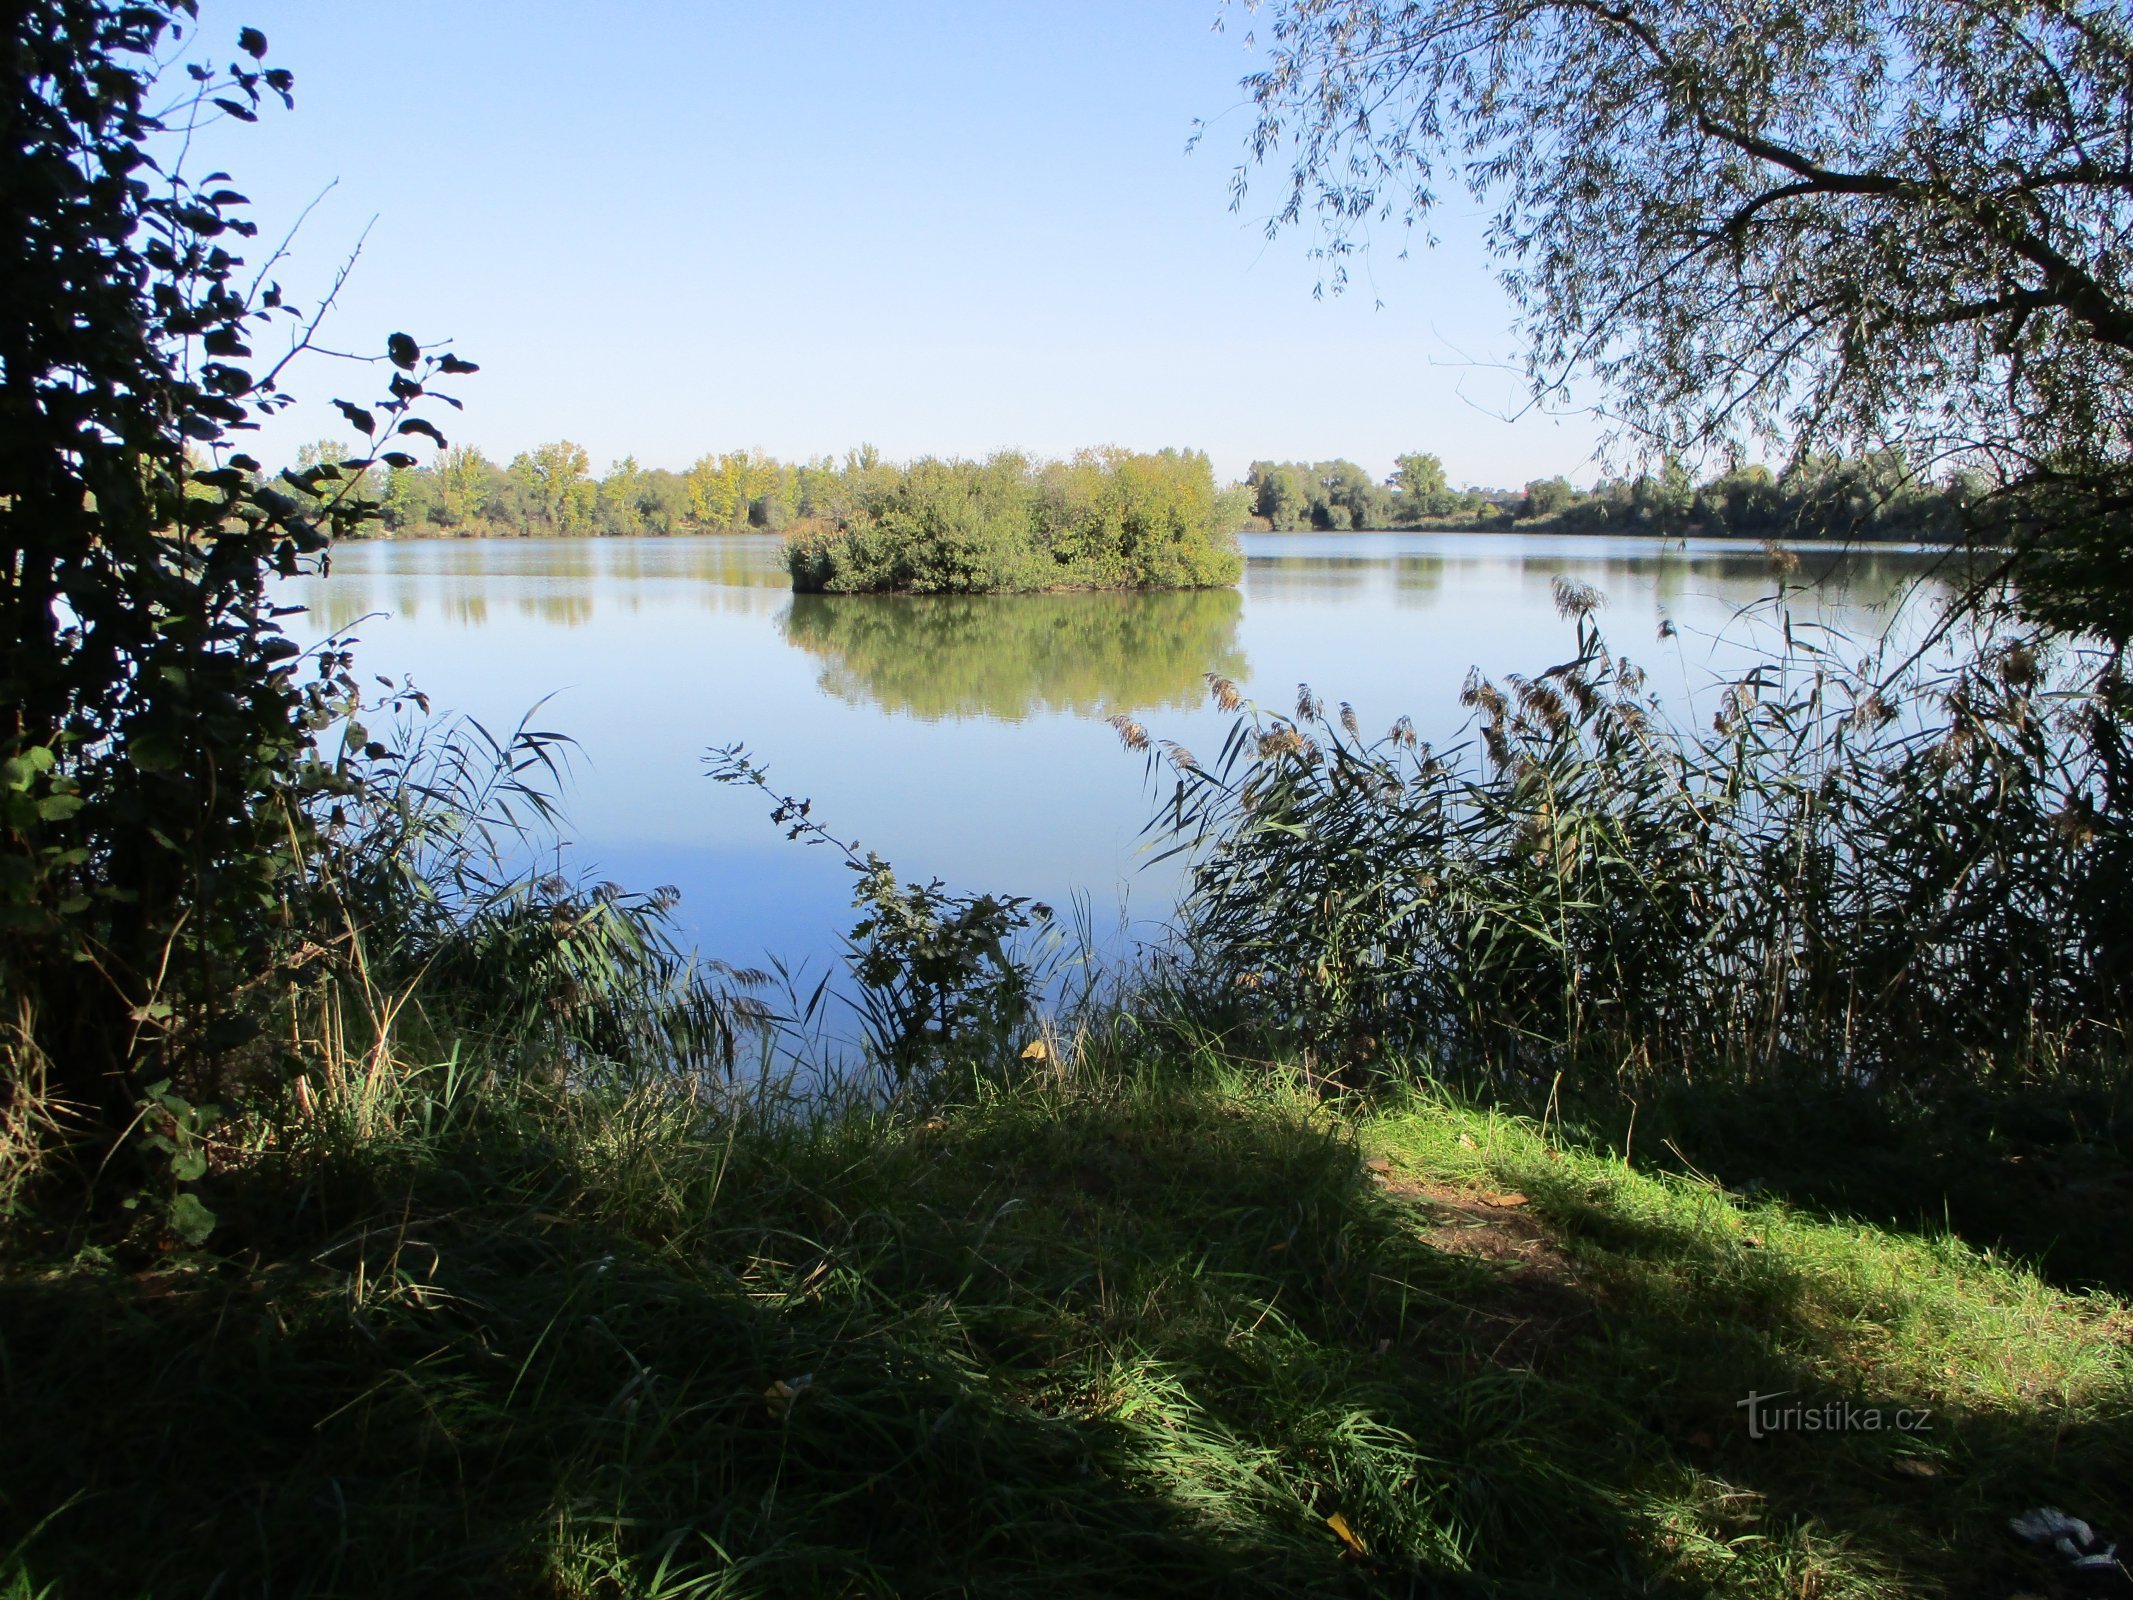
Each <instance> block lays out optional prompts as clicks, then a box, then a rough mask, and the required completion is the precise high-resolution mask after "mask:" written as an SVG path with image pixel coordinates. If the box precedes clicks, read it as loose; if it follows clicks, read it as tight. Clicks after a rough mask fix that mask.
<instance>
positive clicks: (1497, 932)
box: [1127, 585, 2133, 1089]
mask: <svg viewBox="0 0 2133 1600" xmlns="http://www.w3.org/2000/svg"><path fill="white" fill-rule="evenodd" d="M1558 602H1559V606H1560V609H1561V610H1562V612H1563V614H1564V615H1565V617H1566V618H1567V619H1569V620H1570V621H1572V622H1573V623H1574V625H1575V628H1576V649H1575V651H1574V653H1573V654H1572V656H1571V659H1569V660H1568V661H1566V662H1564V663H1562V664H1561V665H1558V666H1554V667H1551V668H1549V669H1548V670H1547V671H1545V672H1542V673H1539V674H1537V675H1535V676H1533V677H1530V678H1529V677H1524V676H1517V675H1513V676H1511V677H1508V678H1506V679H1505V680H1504V681H1503V682H1502V683H1500V684H1499V683H1497V682H1493V681H1491V680H1489V679H1487V678H1484V677H1482V676H1480V675H1479V674H1476V675H1474V676H1472V677H1470V678H1469V680H1468V682H1467V685H1466V688H1465V692H1464V701H1465V704H1466V705H1467V706H1468V707H1469V708H1470V709H1471V711H1472V713H1473V715H1472V718H1471V720H1470V722H1469V724H1468V726H1467V730H1466V734H1465V736H1464V738H1463V740H1462V742H1461V743H1460V744H1459V745H1458V746H1457V747H1456V748H1453V749H1449V750H1445V751H1435V750H1432V749H1430V748H1429V747H1428V746H1427V745H1425V744H1421V743H1419V742H1418V741H1417V740H1416V738H1415V735H1414V732H1413V729H1412V725H1411V724H1410V723H1409V722H1407V721H1406V720H1405V719H1402V721H1401V722H1400V723H1398V724H1396V725H1395V726H1394V728H1393V729H1392V730H1391V731H1390V732H1389V733H1387V734H1386V735H1385V736H1383V737H1381V738H1378V739H1375V740H1366V739H1365V738H1363V737H1362V736H1361V733H1360V730H1359V727H1358V725H1357V722H1356V719H1355V717H1354V715H1353V713H1352V711H1350V709H1349V708H1348V707H1346V706H1342V707H1340V708H1339V710H1338V712H1337V713H1332V714H1329V712H1328V710H1327V708H1326V706H1325V705H1324V703H1323V702H1322V701H1320V700H1319V699H1318V697H1317V696H1316V695H1314V694H1313V693H1312V692H1311V690H1310V689H1309V688H1308V687H1306V688H1303V689H1302V690H1301V691H1300V693H1299V698H1298V703H1297V706H1296V708H1295V711H1294V713H1293V714H1288V713H1283V712H1268V711H1266V710H1264V709H1262V708H1259V707H1256V706H1251V707H1246V706H1240V707H1239V709H1238V715H1237V718H1236V720H1235V722H1234V724H1233V726H1232V730H1231V733H1230V735H1229V738H1228V740H1227V741H1226V743H1225V745H1224V747H1223V750H1222V752H1221V756H1220V758H1219V759H1218V760H1217V761H1216V762H1215V763H1214V764H1213V765H1212V766H1203V765H1201V764H1199V763H1197V762H1192V761H1190V760H1186V761H1181V762H1175V763H1173V764H1174V765H1176V766H1177V768H1178V775H1177V779H1176V785H1175V789H1174V791H1173V792H1172V794H1171V797H1170V800H1169V803H1168V805H1167V806H1166V807H1165V809H1164V810H1163V812H1162V814H1161V815H1160V816H1159V817H1158V818H1157V820H1156V822H1155V823H1154V824H1153V825H1152V827H1153V829H1154V831H1155V832H1157V833H1158V835H1159V836H1160V837H1162V838H1163V839H1164V840H1165V841H1166V843H1167V845H1168V848H1170V849H1172V850H1185V851H1189V852H1191V853H1192V856H1193V868H1192V876H1191V883H1190V888H1189V891H1188V893H1187V896H1186V898H1185V901H1184V904H1183V905H1182V907H1181V908H1180V916H1179V940H1178V944H1177V947H1176V948H1175V949H1174V950H1173V951H1172V952H1171V954H1170V967H1171V971H1172V973H1173V975H1174V976H1175V978H1176V980H1177V982H1178V983H1179V984H1180V985H1181V986H1182V987H1183V988H1184V989H1186V990H1188V991H1189V993H1190V995H1191V997H1192V998H1193V1000H1194V1001H1195V1003H1196V1004H1198V1005H1199V1006H1200V1007H1201V1009H1202V1010H1203V1012H1204V1013H1206V1014H1207V1015H1210V1016H1213V1017H1216V1018H1219V1019H1221V1020H1222V1021H1224V1022H1225V1023H1226V1024H1227V1025H1230V1026H1234V1027H1239V1028H1243V1029H1245V1030H1247V1031H1249V1030H1253V1029H1258V1030H1262V1031H1265V1032H1269V1033H1271V1034H1273V1035H1276V1036H1278V1037H1281V1038H1285V1039H1289V1040H1292V1041H1295V1042H1297V1043H1300V1044H1301V1045H1303V1046H1305V1047H1308V1048H1309V1049H1310V1050H1311V1051H1312V1052H1314V1054H1315V1056H1316V1057H1317V1058H1318V1059H1319V1060H1320V1061H1321V1063H1322V1064H1324V1065H1326V1066H1327V1067H1328V1068H1329V1069H1330V1068H1335V1067H1343V1068H1346V1069H1348V1070H1350V1071H1363V1072H1366V1073H1367V1072H1368V1071H1370V1070H1372V1064H1373V1063H1378V1062H1382V1061H1384V1060H1385V1059H1387V1058H1388V1057H1391V1056H1395V1055H1404V1056H1411V1057H1416V1058H1419V1059H1420V1060H1422V1061H1423V1062H1425V1063H1427V1064H1429V1065H1430V1066H1432V1067H1433V1068H1434V1069H1435V1070H1438V1071H1443V1072H1449V1073H1455V1074H1460V1075H1478V1076H1479V1077H1480V1078H1481V1079H1483V1080H1486V1081H1493V1082H1497V1083H1514V1082H1515V1083H1522V1084H1525V1085H1532V1084H1534V1083H1538V1084H1541V1085H1546V1084H1548V1083H1550V1082H1551V1081H1554V1080H1555V1079H1556V1078H1557V1076H1558V1075H1567V1076H1568V1077H1570V1078H1571V1079H1573V1080H1579V1081H1594V1080H1595V1075H1597V1080H1596V1081H1601V1082H1604V1081H1607V1076H1608V1075H1610V1074H1614V1075H1622V1076H1626V1077H1631V1078H1641V1077H1650V1076H1653V1075H1663V1076H1670V1077H1678V1078H1688V1079H1735V1080H1742V1081H1753V1080H1757V1079H1765V1078H1771V1077H1777V1078H1784V1079H1787V1080H1793V1081H1801V1080H1812V1081H1821V1082H1837V1083H1849V1084H1868V1085H1873V1086H1876V1087H1879V1088H1883V1089H1894V1088H1904V1089H1925V1088H1930V1087H1932V1086H1934V1085H1937V1084H1941V1085H1944V1084H1948V1083H1951V1082H1960V1081H1967V1080H1974V1079H1977V1078H1980V1077H1989V1076H1993V1075H2008V1074H2012V1075H2016V1076H2019V1075H2022V1074H2025V1073H2030V1072H2034V1071H2038V1070H2045V1069H2051V1068H2057V1067H2065V1066H2072V1065H2076V1064H2081V1063H2096V1062H2100V1061H2117V1060H2122V1059H2123V1050H2124V1045H2125V1040H2126V1026H2127V1021H2128V1016H2129V1004H2133V993H2129V989H2128V981H2127V980H2128V977H2129V974H2133V945H2129V943H2128V934H2127V930H2128V929H2129V928H2133V894H2129V890H2133V833H2129V830H2128V821H2129V818H2128V810H2127V807H2128V799H2129V795H2133V765H2129V762H2128V755H2127V749H2126V743H2125V720H2126V713H2127V710H2128V709H2129V706H2133V691H2129V686H2128V683H2127V679H2126V677H2125V675H2124V673H2123V670H2122V667H2121V664H2120V662H2119V660H2118V659H2117V657H2116V656H2112V657H2110V658H2108V659H2107V660H2105V661H2103V662H2102V663H2101V664H2100V665H2098V664H2097V663H2096V662H2094V661H2084V658H2082V657H2079V656H2078V655H2075V654H2073V653H2071V652H2062V653H2061V654H2060V655H2058V656H2057V657H2055V656H2054V655H2053V653H2052V652H2051V650H2050V649H2049V648H2048V647H2047V646H2046V644H2045V643H2044V642H2043V641H2041V640H2040V639H2038V638H2036V637H2034V636H2031V635H2013V636H2009V635H1999V634H1992V635H1989V636H1987V637H1983V638H1981V639H1980V640H1978V641H1977V642H1976V645H1975V648H1974V649H1972V650H1970V651H1969V652H1968V653H1967V654H1966V655H1965V656H1964V657H1963V658H1962V659H1961V660H1960V661H1959V662H1958V663H1957V664H1955V665H1952V666H1948V667H1943V668H1928V667H1925V666H1922V665H1918V664H1915V663H1914V664H1910V665H1900V666H1897V667H1893V668H1892V667H1891V665H1890V664H1889V663H1887V662H1884V661H1880V660H1876V659H1872V658H1870V659H1868V660H1867V661H1865V662H1864V663H1853V664H1850V665H1847V663H1846V661H1845V660H1844V659H1843V658H1842V655H1841V654H1840V646H1839V645H1837V644H1835V643H1820V642H1812V641H1810V640H1809V639H1808V638H1807V637H1806V636H1805V635H1804V634H1797V633H1792V632H1791V631H1790V630H1788V645H1787V647H1786V648H1785V649H1784V650H1782V651H1780V652H1779V653H1777V654H1775V655H1773V656H1771V657H1770V658H1769V659H1767V660H1765V661H1763V662H1762V663H1760V664H1758V665H1757V666H1756V668H1755V669H1754V670H1753V671H1751V672H1749V673H1747V674H1746V675H1744V676H1742V677H1741V678H1740V679H1739V680H1738V681H1737V682H1734V683H1732V684H1731V685H1730V686H1729V687H1728V688H1727V689H1726V691H1725V693H1724V695H1723V700H1722V705H1721V707H1720V709H1719V711H1718V714H1717V716H1716V718H1715V719H1714V721H1713V724H1712V725H1711V727H1710V728H1709V729H1708V730H1693V729H1689V728H1684V727H1682V726H1679V725H1677V724H1675V723H1672V722H1670V721H1669V720H1668V718H1667V716H1666V714H1665V711H1664V708H1663V707H1662V706H1661V705H1660V704H1659V703H1658V701H1657V700H1656V698H1654V697H1653V696H1651V695H1650V694H1648V693H1647V691H1646V687H1645V683H1644V679H1643V677H1642V675H1641V674H1640V673H1639V672H1638V670H1637V669H1636V668H1635V667H1633V666H1632V665H1631V664H1630V663H1629V662H1627V661H1626V660H1624V659H1622V658H1620V657H1618V656H1617V655H1616V654H1614V653H1613V652H1612V651H1611V650H1610V648H1609V647H1608V645H1607V643H1606V642H1605V640H1604V638H1603V637H1602V635H1601V632H1600V630H1599V628H1598V627H1597V625H1596V624H1595V622H1594V620H1593V612H1594V610H1595V607H1596V604H1597V597H1596V596H1594V595H1593V594H1592V593H1591V592H1590V591H1585V590H1581V589H1579V588H1577V587H1576V586H1571V585H1559V587H1558ZM1212 692H1213V694H1214V697H1215V699H1216V701H1217V703H1218V704H1225V705H1227V704H1233V703H1235V699H1236V690H1235V687H1234V686H1233V685H1231V684H1228V683H1226V682H1223V681H1219V680H1217V681H1215V682H1214V683H1213V684H1212ZM1127 736H1128V739H1129V742H1130V737H1131V736H1130V732H1129V733H1128V735H1127ZM1164 753H1165V752H1164V751H1162V750H1160V749H1159V750H1156V751H1153V752H1151V759H1153V758H1154V757H1156V756H1160V755H1162V754H1164Z"/></svg>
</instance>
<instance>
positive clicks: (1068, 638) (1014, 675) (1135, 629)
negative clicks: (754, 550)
mask: <svg viewBox="0 0 2133 1600" xmlns="http://www.w3.org/2000/svg"><path fill="white" fill-rule="evenodd" d="M1243 609H1244V608H1243V603H1242V601H1241V600H1240V599H1239V597H1238V595H1237V593H1236V591H1235V590H1233V589H1213V590H1199V591H1191V592H1181V593H1168V594H1037V595H1002V596H990V595H932V596H896V595H795V596H793V600H792V605H791V608H790V609H789V610H788V611H786V612H785V613H784V614H783V615H782V616H781V617H780V618H779V619H778V621H779V626H780V628H781V629H782V630H783V632H784V635H785V639H786V642H787V643H789V644H794V645H797V646H799V648H801V649H802V650H805V651H807V652H808V653H809V654H811V655H814V656H818V657H820V658H822V660H823V662H824V665H823V668H822V673H821V677H820V679H819V680H818V681H819V683H820V685H821V688H822V689H823V691H824V692H825V693H827V694H829V695H831V696H833V697H834V698H836V699H838V700H842V701H844V702H845V703H846V704H849V705H868V706H879V707H881V708H882V709H884V710H888V711H902V712H908V713H910V714H911V715H913V716H916V717H920V718H923V719H924V720H926V721H929V722H931V721H937V720H939V719H941V718H944V717H950V718H965V717H988V718H992V719H994V720H996V721H1002V722H1019V721H1021V720H1022V719H1024V718H1025V717H1029V716H1032V715H1035V714H1039V713H1044V712H1071V713H1075V714H1078V715H1082V716H1091V715H1095V714H1098V713H1107V712H1111V711H1118V710H1124V709H1129V708H1130V709H1140V710H1145V709H1149V708H1153V707H1180V706H1191V705H1196V704H1198V702H1199V701H1200V699H1201V698H1202V696H1203V694H1204V692H1205V687H1204V679H1205V677H1206V675H1207V674H1208V673H1210V672H1215V673H1220V674H1221V675H1222V676H1224V677H1230V678H1243V677H1246V676H1247V675H1248V674H1249V672H1250V663H1249V661H1248V660H1247V659H1246V657H1245V654H1244V651H1243V650H1242V648H1241V647H1240V646H1239V645H1238V643H1237V624H1238V621H1239V619H1240V617H1241V616H1242V614H1243Z"/></svg>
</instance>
